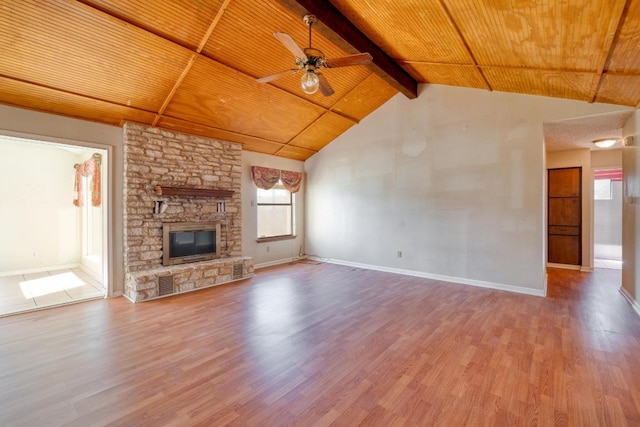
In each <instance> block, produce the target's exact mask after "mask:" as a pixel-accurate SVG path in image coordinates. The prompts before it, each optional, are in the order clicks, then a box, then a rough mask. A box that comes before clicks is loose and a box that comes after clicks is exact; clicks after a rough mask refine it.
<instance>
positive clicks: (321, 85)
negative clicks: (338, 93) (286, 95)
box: [256, 15, 373, 96]
mask: <svg viewBox="0 0 640 427" xmlns="http://www.w3.org/2000/svg"><path fill="white" fill-rule="evenodd" d="M303 21H304V23H305V24H307V27H309V47H306V48H304V49H301V48H300V47H299V46H298V45H297V44H296V42H295V41H294V40H293V38H291V36H290V35H289V34H287V33H279V32H278V33H273V35H274V36H275V37H276V38H277V39H278V40H280V43H282V44H283V45H284V47H286V48H287V49H288V50H289V51H290V52H291V53H293V54H294V55H295V57H296V66H297V68H291V69H289V70H285V71H281V72H279V73H276V74H272V75H270V76H266V77H261V78H259V79H256V81H257V82H258V83H268V82H271V81H273V80H276V79H279V78H280V77H283V76H285V75H287V74H290V73H294V74H295V73H297V72H299V71H302V70H304V75H303V76H302V81H301V86H302V91H303V92H304V93H306V94H309V95H312V94H314V93H316V92H317V91H318V89H320V91H321V92H322V94H323V95H324V96H331V95H333V94H334V93H335V92H334V90H333V88H332V87H331V85H330V84H329V82H328V81H327V79H326V78H325V77H324V76H323V75H322V73H320V72H318V70H319V69H320V68H322V67H324V68H338V67H350V66H352V65H366V64H370V63H371V61H372V60H373V58H372V57H371V55H370V54H368V53H356V54H355V55H349V56H343V57H340V58H331V59H325V57H324V53H322V51H320V50H318V49H314V48H313V47H311V27H312V26H313V24H314V23H315V22H316V17H315V16H314V15H305V16H304V18H303Z"/></svg>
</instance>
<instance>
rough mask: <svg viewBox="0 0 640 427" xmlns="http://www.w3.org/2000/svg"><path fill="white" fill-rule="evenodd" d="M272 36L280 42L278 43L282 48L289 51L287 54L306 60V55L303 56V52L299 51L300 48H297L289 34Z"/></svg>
mask: <svg viewBox="0 0 640 427" xmlns="http://www.w3.org/2000/svg"><path fill="white" fill-rule="evenodd" d="M273 35H274V36H276V38H277V39H278V40H280V43H282V44H283V45H284V47H286V48H287V49H289V52H291V53H293V54H294V55H295V56H296V58H300V59H303V60H305V61H306V60H307V55H305V53H304V51H303V50H302V49H300V46H298V45H297V44H296V42H295V41H293V39H292V38H291V36H290V35H289V34H287V33H273Z"/></svg>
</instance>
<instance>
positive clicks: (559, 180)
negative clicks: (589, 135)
mask: <svg viewBox="0 0 640 427" xmlns="http://www.w3.org/2000/svg"><path fill="white" fill-rule="evenodd" d="M547 183H548V204H547V206H548V210H549V217H548V242H549V243H548V245H549V254H548V260H549V262H551V263H556V264H570V265H581V264H582V185H581V184H582V168H563V169H549V171H548V177H547Z"/></svg>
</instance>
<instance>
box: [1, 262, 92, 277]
mask: <svg viewBox="0 0 640 427" xmlns="http://www.w3.org/2000/svg"><path fill="white" fill-rule="evenodd" d="M78 267H80V264H63V265H56V266H53V267H37V268H27V269H25V270H13V271H3V272H1V273H0V277H6V276H17V275H18V274H32V273H42V272H43V271H58V270H69V269H72V268H78Z"/></svg>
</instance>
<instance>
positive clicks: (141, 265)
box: [123, 123, 253, 302]
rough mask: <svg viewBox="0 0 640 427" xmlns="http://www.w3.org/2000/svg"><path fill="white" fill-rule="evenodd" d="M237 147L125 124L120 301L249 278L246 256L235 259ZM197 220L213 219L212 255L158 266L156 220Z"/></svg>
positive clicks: (238, 251) (238, 247)
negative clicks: (217, 238) (216, 240)
mask: <svg viewBox="0 0 640 427" xmlns="http://www.w3.org/2000/svg"><path fill="white" fill-rule="evenodd" d="M241 152H242V147H241V145H240V144H235V143H231V142H225V141H218V140H214V139H209V138H205V137H199V136H193V135H186V134H181V133H178V132H171V131H167V130H163V129H158V128H154V127H149V126H145V125H140V124H136V123H126V124H125V126H124V170H125V176H124V206H123V210H124V270H125V296H126V297H127V298H129V299H130V300H132V301H134V302H137V301H144V300H149V299H154V298H158V297H161V296H165V295H171V294H176V293H182V292H187V291H191V290H195V289H200V288H205V287H209V286H215V285H219V284H222V283H228V282H231V281H233V280H239V279H243V278H247V277H251V276H252V275H253V260H252V259H251V258H249V257H243V256H242V229H241V226H242V217H241V214H242V211H241V199H242V194H241V173H242V160H241ZM163 190H164V191H163ZM169 190H171V191H169ZM159 207H162V208H161V209H160V208H159ZM198 222H202V223H216V224H220V231H221V232H220V234H221V236H223V239H222V240H221V242H220V248H219V254H216V258H214V259H209V260H206V261H197V262H190V263H184V264H177V265H163V263H162V259H163V246H162V240H163V224H164V225H166V224H169V223H198Z"/></svg>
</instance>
